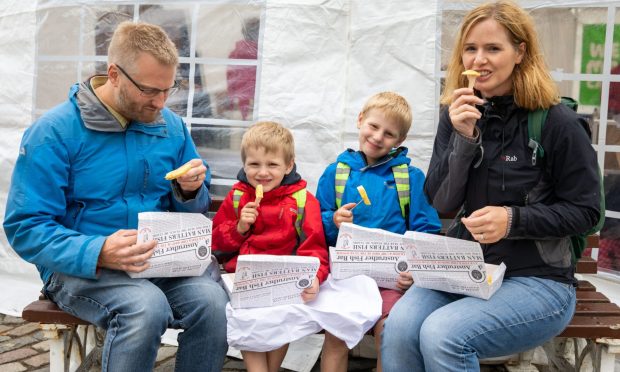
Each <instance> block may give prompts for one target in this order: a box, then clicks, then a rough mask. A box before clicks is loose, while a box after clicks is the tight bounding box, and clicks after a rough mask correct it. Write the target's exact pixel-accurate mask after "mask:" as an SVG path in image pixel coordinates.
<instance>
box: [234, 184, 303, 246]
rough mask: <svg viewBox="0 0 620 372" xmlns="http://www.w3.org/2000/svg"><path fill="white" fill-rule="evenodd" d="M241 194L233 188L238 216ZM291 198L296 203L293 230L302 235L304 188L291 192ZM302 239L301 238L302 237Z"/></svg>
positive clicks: (241, 192)
mask: <svg viewBox="0 0 620 372" xmlns="http://www.w3.org/2000/svg"><path fill="white" fill-rule="evenodd" d="M242 196H243V191H241V190H237V189H235V190H233V208H234V209H235V214H236V215H237V217H238V216H239V201H240V200H241V197H242ZM291 196H292V197H293V199H295V203H297V218H296V219H295V230H297V235H298V236H301V235H302V229H301V225H302V223H303V219H304V212H305V209H306V196H307V195H306V188H303V189H301V190H297V191H295V192H294V193H293V194H291ZM302 241H303V239H302Z"/></svg>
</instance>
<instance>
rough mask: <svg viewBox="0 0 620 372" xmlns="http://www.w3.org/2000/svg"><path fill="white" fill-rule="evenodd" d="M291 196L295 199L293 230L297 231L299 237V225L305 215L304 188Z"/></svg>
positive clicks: (300, 230)
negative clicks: (295, 215) (295, 211)
mask: <svg viewBox="0 0 620 372" xmlns="http://www.w3.org/2000/svg"><path fill="white" fill-rule="evenodd" d="M291 196H292V197H293V198H294V199H295V202H296V203H297V218H296V219H295V230H297V235H298V236H300V237H301V236H302V233H303V230H302V228H301V224H302V222H303V219H304V214H305V213H304V212H305V210H306V196H307V193H306V188H305V187H304V188H303V189H301V190H297V191H295V192H294V193H293V194H292V195H291ZM302 241H303V239H302Z"/></svg>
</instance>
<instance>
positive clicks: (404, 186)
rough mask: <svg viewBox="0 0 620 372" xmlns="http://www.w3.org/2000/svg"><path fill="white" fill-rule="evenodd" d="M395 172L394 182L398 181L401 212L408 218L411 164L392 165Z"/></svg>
mask: <svg viewBox="0 0 620 372" xmlns="http://www.w3.org/2000/svg"><path fill="white" fill-rule="evenodd" d="M392 173H393V174H394V182H395V183H396V192H397V193H398V204H399V205H400V213H401V215H402V216H403V218H404V219H405V220H407V214H408V213H407V212H408V211H409V204H410V202H411V200H410V197H409V195H410V191H409V190H410V189H409V166H408V165H407V164H400V165H395V166H393V167H392Z"/></svg>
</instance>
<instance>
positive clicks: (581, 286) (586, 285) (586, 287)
mask: <svg viewBox="0 0 620 372" xmlns="http://www.w3.org/2000/svg"><path fill="white" fill-rule="evenodd" d="M577 290H578V291H590V292H592V291H596V287H595V286H594V285H593V284H592V283H590V282H589V281H587V280H579V282H578V284H577Z"/></svg>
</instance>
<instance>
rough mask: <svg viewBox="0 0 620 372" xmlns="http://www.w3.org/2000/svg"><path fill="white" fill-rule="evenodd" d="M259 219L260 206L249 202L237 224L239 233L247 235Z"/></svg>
mask: <svg viewBox="0 0 620 372" xmlns="http://www.w3.org/2000/svg"><path fill="white" fill-rule="evenodd" d="M257 217H258V204H257V203H256V202H249V203H248V204H246V205H244V206H243V208H241V213H239V222H237V232H239V234H241V235H245V233H247V232H248V231H249V230H250V227H251V226H252V225H253V224H254V222H256V218H257Z"/></svg>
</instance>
